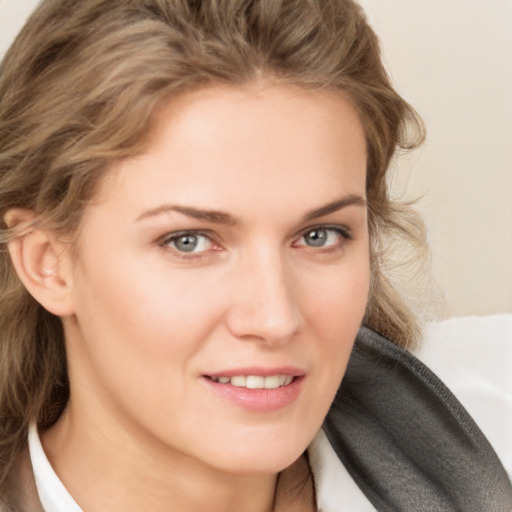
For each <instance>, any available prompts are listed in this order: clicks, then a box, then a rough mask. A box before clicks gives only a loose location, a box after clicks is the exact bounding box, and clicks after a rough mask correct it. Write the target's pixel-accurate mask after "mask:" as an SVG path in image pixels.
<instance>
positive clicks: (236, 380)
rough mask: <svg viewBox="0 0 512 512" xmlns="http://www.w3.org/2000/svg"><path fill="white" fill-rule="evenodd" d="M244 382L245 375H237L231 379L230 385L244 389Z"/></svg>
mask: <svg viewBox="0 0 512 512" xmlns="http://www.w3.org/2000/svg"><path fill="white" fill-rule="evenodd" d="M246 380H247V379H246V377H245V375H237V376H236V377H231V385H232V386H236V387H238V388H245V382H246Z"/></svg>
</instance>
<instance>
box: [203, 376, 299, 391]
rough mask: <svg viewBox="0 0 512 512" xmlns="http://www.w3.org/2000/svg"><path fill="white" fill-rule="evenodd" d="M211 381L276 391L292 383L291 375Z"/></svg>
mask: <svg viewBox="0 0 512 512" xmlns="http://www.w3.org/2000/svg"><path fill="white" fill-rule="evenodd" d="M212 380H213V381H215V382H218V383H219V384H231V385H232V386H235V387H239V388H247V389H276V388H279V387H281V386H288V384H291V382H292V381H293V376H292V375H270V376H269V377H262V376H261V375H236V376H234V377H214V378H212Z"/></svg>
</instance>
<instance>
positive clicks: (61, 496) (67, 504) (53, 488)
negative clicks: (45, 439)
mask: <svg viewBox="0 0 512 512" xmlns="http://www.w3.org/2000/svg"><path fill="white" fill-rule="evenodd" d="M28 449H29V452H30V460H31V461H32V469H33V470H34V478H35V481H36V487H37V493H38V494H39V500H40V501H41V505H43V508H44V510H45V511H46V512H82V509H81V508H80V507H79V506H78V505H77V503H76V501H75V500H74V499H73V498H72V497H71V495H70V494H69V492H68V491H67V489H66V488H65V487H64V484H63V483H62V482H61V481H60V479H59V477H58V476H57V475H56V474H55V471H54V470H53V468H52V466H51V464H50V462H49V460H48V458H47V457H46V454H45V453H44V450H43V446H42V445H41V440H40V439H39V433H38V431H37V427H36V426H35V424H32V425H30V428H29V430H28Z"/></svg>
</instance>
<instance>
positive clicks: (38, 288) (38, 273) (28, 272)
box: [4, 209, 73, 317]
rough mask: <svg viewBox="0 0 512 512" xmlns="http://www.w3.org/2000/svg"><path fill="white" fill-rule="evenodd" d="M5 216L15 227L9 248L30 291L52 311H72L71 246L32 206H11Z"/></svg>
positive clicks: (18, 271)
mask: <svg viewBox="0 0 512 512" xmlns="http://www.w3.org/2000/svg"><path fill="white" fill-rule="evenodd" d="M4 220H5V222H6V224H7V225H8V226H9V227H11V228H13V229H14V231H15V236H14V237H13V238H12V240H11V241H9V243H8V250H9V254H10V256H11V260H12V263H13V265H14V268H15V270H16V273H17V274H18V277H19V278H20V280H21V281H22V283H23V284H24V286H25V288H26V289H27V291H28V292H29V293H30V294H31V295H32V296H33V297H34V298H35V299H36V300H37V301H38V302H39V303H40V304H41V305H42V306H43V307H44V308H45V309H47V310H48V311H49V312H50V313H53V314H54V315H57V316H60V317H64V316H68V315H70V314H72V313H73V307H72V300H71V290H72V279H71V277H72V276H71V272H70V269H71V267H70V261H71V260H70V254H69V248H68V247H66V246H65V245H64V244H62V243H60V242H58V241H57V239H56V237H55V236H54V233H52V232H51V231H47V230H45V229H42V228H41V227H40V226H38V225H37V223H36V222H35V221H36V216H35V214H34V213H33V212H31V211H29V210H21V209H14V210H9V211H8V212H7V213H6V215H5V218H4Z"/></svg>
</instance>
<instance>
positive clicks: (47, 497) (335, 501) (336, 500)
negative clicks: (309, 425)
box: [28, 425, 375, 512]
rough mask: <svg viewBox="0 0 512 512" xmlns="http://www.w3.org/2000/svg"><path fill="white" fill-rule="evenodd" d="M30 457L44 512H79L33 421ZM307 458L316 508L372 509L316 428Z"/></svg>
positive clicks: (334, 511)
mask: <svg viewBox="0 0 512 512" xmlns="http://www.w3.org/2000/svg"><path fill="white" fill-rule="evenodd" d="M28 446H29V451H30V459H31V461H32V468H33V470H34V477H35V481H36V486H37V492H38V493H39V499H40V500H41V504H42V505H43V508H44V510H45V511H46V512H82V509H81V508H80V507H79V506H78V504H77V503H76V502H75V500H74V499H73V498H72V497H71V495H70V494H69V492H68V491H67V489H66V488H65V487H64V484H63V483H62V482H61V481H60V479H59V477H58V476H57V475H56V474H55V471H54V470H53V468H52V466H51V464H50V462H49V461H48V458H47V457H46V454H45V453H44V450H43V447H42V445H41V440H40V439H39V434H38V432H37V428H36V427H35V425H31V426H30V429H29V433H28ZM308 455H309V462H310V465H311V471H312V472H313V478H314V481H315V490H316V497H317V509H318V512H345V511H347V512H375V508H374V507H373V505H371V503H370V502H369V501H368V499H367V498H366V497H365V496H364V494H363V493H362V491H361V490H360V489H359V487H357V485H356V484H355V482H354V481H353V480H352V478H351V476H350V475H349V474H348V472H347V470H346V469H345V466H343V464H342V463H341V462H340V460H339V459H338V457H337V455H336V453H335V452H334V450H333V448H332V447H331V445H330V444H329V441H328V440H327V437H326V435H325V433H324V431H323V430H320V431H319V432H318V434H317V435H316V437H315V438H314V439H313V442H312V443H311V445H310V446H309V448H308Z"/></svg>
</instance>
